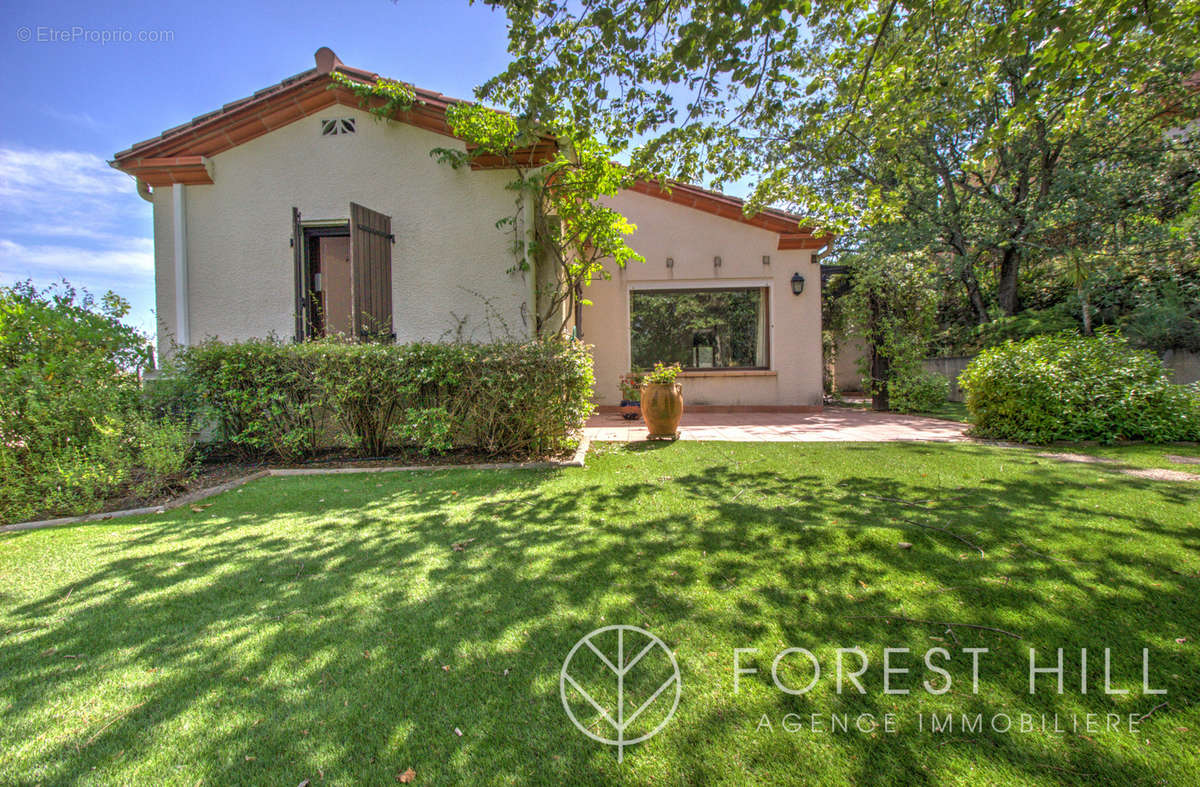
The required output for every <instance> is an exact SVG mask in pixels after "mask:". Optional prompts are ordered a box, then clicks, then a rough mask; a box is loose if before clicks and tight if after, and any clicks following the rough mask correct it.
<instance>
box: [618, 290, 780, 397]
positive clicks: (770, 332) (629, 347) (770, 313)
mask: <svg viewBox="0 0 1200 787" xmlns="http://www.w3.org/2000/svg"><path fill="white" fill-rule="evenodd" d="M704 290H710V291H715V292H730V291H741V290H761V291H762V297H763V298H765V299H766V301H767V303H766V309H767V341H766V352H767V358H766V361H767V362H766V365H765V366H684V367H682V369H683V374H684V375H685V376H686V375H691V374H695V375H703V376H705V377H717V376H720V375H723V374H728V375H730V376H737V375H745V374H746V373H747V372H751V373H760V374H761V373H766V372H772V373H773V372H774V371H775V298H774V297H773V295H774V293H773V290H774V282H773V281H771V280H770V279H720V280H717V281H713V280H711V279H707V280H699V281H696V280H687V279H675V280H672V281H655V282H648V281H643V282H630V283H629V284H628V286H627V287H626V288H625V368H626V369H629V370H631V371H632V370H633V326H632V318H633V295H634V293H636V292H657V293H695V292H700V291H704Z"/></svg>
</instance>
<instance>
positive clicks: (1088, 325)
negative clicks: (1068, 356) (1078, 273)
mask: <svg viewBox="0 0 1200 787" xmlns="http://www.w3.org/2000/svg"><path fill="white" fill-rule="evenodd" d="M1079 303H1080V309H1079V311H1080V316H1081V317H1083V335H1084V336H1091V335H1092V304H1091V302H1090V301H1089V299H1088V294H1087V288H1086V287H1080V288H1079Z"/></svg>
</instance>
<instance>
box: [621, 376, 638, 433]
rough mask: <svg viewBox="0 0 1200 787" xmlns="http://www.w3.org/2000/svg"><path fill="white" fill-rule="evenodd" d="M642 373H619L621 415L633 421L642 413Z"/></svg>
mask: <svg viewBox="0 0 1200 787" xmlns="http://www.w3.org/2000/svg"><path fill="white" fill-rule="evenodd" d="M641 401H642V375H641V374H639V373H637V372H630V373H629V374H623V375H621V417H622V418H624V419H625V420H626V421H634V420H637V419H638V418H640V417H641V415H642V405H641Z"/></svg>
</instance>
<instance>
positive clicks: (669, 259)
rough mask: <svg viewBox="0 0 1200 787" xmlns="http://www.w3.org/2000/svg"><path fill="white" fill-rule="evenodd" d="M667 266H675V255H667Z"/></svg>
mask: <svg viewBox="0 0 1200 787" xmlns="http://www.w3.org/2000/svg"><path fill="white" fill-rule="evenodd" d="M667 267H668V268H674V267H675V258H674V257H667Z"/></svg>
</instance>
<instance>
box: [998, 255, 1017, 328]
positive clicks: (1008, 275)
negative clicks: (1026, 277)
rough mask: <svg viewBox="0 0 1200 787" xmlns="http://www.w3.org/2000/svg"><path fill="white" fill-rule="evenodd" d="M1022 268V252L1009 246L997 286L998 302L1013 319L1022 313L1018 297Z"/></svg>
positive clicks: (1003, 258) (1001, 266) (1001, 259)
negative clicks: (1018, 313) (1018, 279)
mask: <svg viewBox="0 0 1200 787" xmlns="http://www.w3.org/2000/svg"><path fill="white" fill-rule="evenodd" d="M1020 267H1021V252H1020V251H1019V250H1018V249H1016V248H1015V247H1012V246H1009V247H1008V248H1007V249H1005V250H1004V255H1003V256H1002V257H1001V258H1000V281H999V282H998V283H997V285H996V301H997V303H999V304H1000V309H1001V311H1003V312H1004V313H1005V314H1006V315H1007V316H1009V317H1011V316H1012V315H1014V314H1016V313H1017V312H1018V311H1020V308H1021V303H1020V299H1019V298H1018V297H1017V274H1018V272H1019V271H1020Z"/></svg>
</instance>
